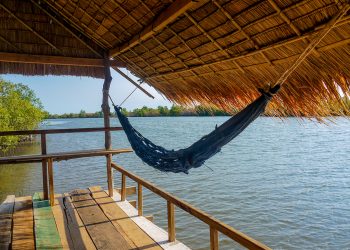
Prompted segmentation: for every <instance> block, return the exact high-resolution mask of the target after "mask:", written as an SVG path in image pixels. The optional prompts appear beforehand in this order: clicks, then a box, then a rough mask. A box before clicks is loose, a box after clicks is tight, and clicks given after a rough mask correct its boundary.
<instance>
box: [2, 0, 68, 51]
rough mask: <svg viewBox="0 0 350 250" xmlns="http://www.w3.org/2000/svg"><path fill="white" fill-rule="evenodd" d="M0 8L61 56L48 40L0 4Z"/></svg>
mask: <svg viewBox="0 0 350 250" xmlns="http://www.w3.org/2000/svg"><path fill="white" fill-rule="evenodd" d="M0 7H1V8H2V9H4V10H5V11H6V12H7V13H8V14H10V15H11V16H12V17H13V18H15V19H16V20H17V21H18V22H19V23H21V24H22V25H23V26H24V27H26V28H27V29H28V30H30V31H31V32H32V33H33V34H34V35H36V36H37V37H39V38H40V39H41V40H43V41H44V42H45V43H47V44H48V45H49V46H50V47H52V48H53V49H55V50H56V51H58V52H59V53H60V54H62V55H63V53H62V51H61V50H60V49H58V48H57V47H56V46H55V45H54V44H52V43H51V42H50V41H49V40H47V39H46V38H45V37H43V36H42V35H40V34H39V33H38V32H37V31H35V30H34V29H33V28H32V27H30V26H29V25H28V24H27V23H26V22H25V21H23V20H22V19H20V18H19V17H18V16H16V15H15V14H14V13H13V12H12V11H11V10H9V9H8V8H7V7H6V6H5V5H3V4H2V3H0Z"/></svg>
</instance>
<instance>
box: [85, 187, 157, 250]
mask: <svg viewBox="0 0 350 250" xmlns="http://www.w3.org/2000/svg"><path fill="white" fill-rule="evenodd" d="M89 190H90V191H91V196H92V197H93V198H94V200H95V201H96V203H97V204H98V205H99V206H100V207H101V209H102V211H103V212H104V214H105V215H106V216H107V217H108V219H109V220H110V221H111V222H112V223H113V225H114V226H115V227H116V228H117V230H118V231H119V232H120V233H121V234H122V235H123V236H124V238H125V239H126V240H127V241H128V242H129V244H130V245H131V246H133V247H134V248H137V249H147V250H148V249H149V250H160V249H162V248H161V247H160V246H159V245H158V244H157V243H156V242H155V241H154V240H152V239H151V238H150V237H149V236H148V235H147V233H145V232H144V231H143V230H142V229H141V228H139V227H138V226H137V225H136V223H135V222H134V221H132V219H131V218H130V217H129V216H128V215H127V214H126V213H125V212H124V211H123V210H122V209H121V208H120V207H119V206H118V205H117V204H116V202H115V201H114V200H113V199H112V198H111V197H108V195H107V193H106V192H105V191H103V190H102V189H101V187H91V188H89Z"/></svg>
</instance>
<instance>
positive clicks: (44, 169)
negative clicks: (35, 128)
mask: <svg viewBox="0 0 350 250" xmlns="http://www.w3.org/2000/svg"><path fill="white" fill-rule="evenodd" d="M40 140H41V154H42V155H46V154H47V150H46V134H45V133H41V134H40ZM41 169H42V178H43V193H44V200H47V199H49V195H48V185H47V164H46V160H42V161H41Z"/></svg>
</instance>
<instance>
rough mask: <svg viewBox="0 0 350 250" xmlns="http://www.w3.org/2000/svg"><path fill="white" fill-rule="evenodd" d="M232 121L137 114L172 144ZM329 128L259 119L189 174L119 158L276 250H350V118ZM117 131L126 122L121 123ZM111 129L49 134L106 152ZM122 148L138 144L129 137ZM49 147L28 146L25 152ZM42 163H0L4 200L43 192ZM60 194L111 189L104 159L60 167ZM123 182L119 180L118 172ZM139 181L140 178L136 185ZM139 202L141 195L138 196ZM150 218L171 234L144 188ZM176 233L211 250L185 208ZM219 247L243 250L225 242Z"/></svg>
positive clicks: (119, 142) (56, 142) (62, 124)
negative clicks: (94, 187)
mask: <svg viewBox="0 0 350 250" xmlns="http://www.w3.org/2000/svg"><path fill="white" fill-rule="evenodd" d="M226 119H228V118H227V117H179V118H172V117H166V118H131V119H130V120H131V123H132V124H133V125H134V126H135V127H136V128H137V129H138V130H139V131H140V132H141V133H143V134H144V135H145V136H146V137H149V138H150V139H151V140H152V141H153V142H155V143H156V144H159V145H163V146H165V147H167V148H175V149H177V148H181V147H185V146H188V145H190V144H192V143H193V142H194V141H196V140H197V139H199V138H200V137H201V136H203V135H204V134H206V133H208V132H210V131H211V130H212V129H214V127H215V125H216V124H221V123H222V122H224V121H225V120H226ZM334 121H335V123H329V124H327V125H320V124H317V123H315V122H311V121H300V120H296V119H294V118H290V119H285V120H283V121H281V120H279V119H275V118H265V117H262V118H259V119H258V120H257V121H256V122H255V123H254V124H252V125H251V126H250V127H249V128H248V129H247V130H246V131H244V132H243V133H242V134H241V135H240V136H239V137H238V138H236V139H235V140H234V141H232V142H231V143H230V144H228V145H227V146H225V147H224V148H223V150H222V152H221V153H219V154H217V155H216V156H215V157H213V158H211V159H210V160H208V161H207V162H206V165H207V167H206V166H203V167H202V168H199V169H194V170H192V171H191V172H190V174H189V175H186V174H172V173H168V174H167V173H162V172H159V171H156V170H154V169H152V168H150V167H148V166H146V165H144V164H143V163H142V162H141V161H140V160H139V159H138V158H137V157H136V156H135V155H134V154H124V155H119V156H114V161H116V162H118V163H120V164H121V165H123V166H124V167H125V168H127V169H129V170H131V171H133V172H135V173H137V174H138V175H140V176H142V177H143V178H145V179H147V180H150V181H152V182H153V183H155V184H156V185H158V186H160V187H162V188H164V189H166V190H167V191H169V192H171V193H173V194H175V195H177V196H178V197H180V198H182V199H184V200H186V201H188V202H190V203H192V204H193V205H195V206H196V207H198V208H200V209H202V210H204V211H206V212H208V213H210V214H211V215H213V216H215V217H216V218H218V219H220V220H222V221H224V222H226V223H228V224H229V225H231V226H233V227H235V228H237V229H239V230H241V231H243V232H244V233H247V234H248V235H250V236H252V237H253V238H255V239H257V240H259V241H262V242H264V243H265V244H267V245H268V246H270V247H272V248H274V249H350V163H349V161H350V121H349V120H346V119H342V118H339V119H336V120H334ZM113 123H114V124H113V125H118V123H117V121H116V119H113ZM102 124H103V121H102V119H65V120H49V121H47V122H46V124H45V125H43V126H42V127H43V128H77V127H96V126H102ZM103 145H104V144H103V134H102V133H83V134H61V135H49V136H48V152H60V151H72V150H82V149H94V148H103ZM113 146H114V148H118V147H129V144H128V142H127V140H126V136H125V135H124V134H123V132H113ZM39 151H40V145H39V144H34V145H29V146H23V147H21V148H20V150H19V153H18V154H32V153H38V152H39ZM40 169H41V165H40V164H22V165H12V166H10V165H5V166H4V165H2V166H0V183H1V185H0V200H2V199H4V197H5V196H6V195H7V194H13V193H15V194H16V195H31V194H33V193H34V192H35V191H38V190H41V171H40ZM54 175H55V188H56V192H67V191H71V190H72V189H74V188H86V187H88V186H92V185H101V186H103V187H106V171H105V160H104V158H103V157H98V158H88V159H79V160H71V161H66V162H59V163H56V164H55V166H54ZM115 182H116V185H119V183H120V176H119V175H118V174H116V175H115ZM128 182H129V183H128V184H130V185H132V183H131V181H128ZM130 199H133V197H130ZM144 206H145V214H153V215H154V218H155V223H156V224H158V225H159V226H161V227H163V228H166V202H165V201H164V200H163V199H161V198H158V197H157V196H156V195H154V194H152V193H150V192H147V191H146V190H145V197H144ZM176 229H177V237H178V238H179V239H180V240H181V241H183V242H184V243H185V244H187V245H188V246H190V247H192V248H193V249H208V248H209V241H208V239H209V230H208V228H207V226H206V225H205V224H204V223H202V222H200V221H198V220H196V219H194V218H193V217H191V216H189V215H187V214H186V213H183V212H181V211H180V209H177V210H176ZM220 246H221V248H220V249H237V248H239V247H238V246H237V245H234V244H232V241H231V240H229V239H228V238H226V237H223V236H221V237H220Z"/></svg>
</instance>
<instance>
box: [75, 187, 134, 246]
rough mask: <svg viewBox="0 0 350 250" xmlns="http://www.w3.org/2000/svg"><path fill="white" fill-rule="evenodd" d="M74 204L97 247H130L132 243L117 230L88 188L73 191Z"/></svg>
mask: <svg viewBox="0 0 350 250" xmlns="http://www.w3.org/2000/svg"><path fill="white" fill-rule="evenodd" d="M71 198H72V200H73V204H74V206H75V208H76V210H77V212H78V214H79V216H80V218H81V220H82V222H83V223H84V226H85V227H86V230H87V231H88V233H89V235H90V237H91V239H92V241H93V242H94V244H95V246H96V248H97V249H120V250H124V249H125V250H126V249H130V245H129V244H128V243H127V241H126V240H125V239H124V238H123V236H122V235H121V234H120V233H119V232H118V231H117V230H116V228H115V227H114V226H113V224H112V223H111V222H110V221H109V219H108V218H107V217H106V215H105V214H104V213H103V212H102V210H101V209H100V207H99V206H98V205H97V203H96V202H95V201H94V199H93V198H92V197H91V196H90V195H89V191H88V190H75V191H73V192H72V193H71Z"/></svg>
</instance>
